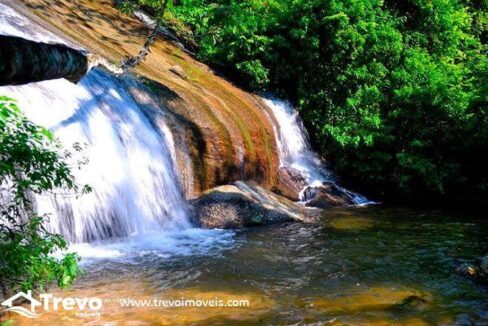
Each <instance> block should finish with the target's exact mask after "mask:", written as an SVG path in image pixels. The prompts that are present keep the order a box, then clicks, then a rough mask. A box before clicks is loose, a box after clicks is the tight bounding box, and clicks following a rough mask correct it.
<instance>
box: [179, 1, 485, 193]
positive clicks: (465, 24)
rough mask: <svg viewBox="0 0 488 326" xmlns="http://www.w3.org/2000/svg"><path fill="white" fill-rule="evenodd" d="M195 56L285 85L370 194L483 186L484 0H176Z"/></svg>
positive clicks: (345, 169)
mask: <svg viewBox="0 0 488 326" xmlns="http://www.w3.org/2000/svg"><path fill="white" fill-rule="evenodd" d="M170 11H171V13H172V14H173V15H174V16H175V17H177V18H178V19H179V20H180V21H182V22H183V23H185V24H187V25H188V26H190V27H191V29H192V30H193V38H194V40H196V41H197V42H198V43H199V45H200V49H199V52H198V55H199V56H200V57H201V58H202V59H204V60H206V61H208V62H209V63H211V64H213V65H216V66H219V67H222V68H225V69H227V70H229V71H231V72H233V73H234V74H237V75H238V76H239V77H240V78H239V79H240V80H241V81H243V82H244V83H246V84H247V85H248V86H250V87H252V88H254V89H262V88H269V89H272V90H278V91H285V92H286V93H287V94H288V95H289V96H290V97H291V99H292V100H293V101H294V102H295V103H296V104H297V106H298V107H299V109H300V111H301V115H302V117H303V118H304V121H305V123H306V125H307V127H308V128H309V130H310V132H311V135H312V138H313V139H314V140H315V143H316V145H317V146H318V147H319V148H320V149H321V151H322V153H323V154H324V155H325V156H326V157H327V159H328V160H329V161H330V162H331V163H332V165H333V166H334V168H335V169H336V170H338V171H339V172H340V174H341V175H342V176H344V177H346V178H349V179H350V180H354V181H355V182H358V181H359V182H360V183H361V185H363V186H364V187H367V188H369V190H371V191H372V192H375V193H377V194H380V193H384V192H388V193H391V194H397V195H399V196H403V197H404V198H406V197H405V195H407V196H409V197H424V198H429V196H424V195H425V194H429V195H430V198H432V197H433V196H438V197H439V198H440V197H443V196H446V195H457V194H463V195H466V196H470V195H473V196H478V197H479V198H482V196H486V195H487V194H488V183H487V180H488V178H487V173H486V166H487V165H486V163H487V158H486V157H487V155H486V153H487V139H488V135H487V130H488V124H487V114H488V113H487V94H488V93H487V88H486V87H487V86H486V85H487V81H486V78H487V77H486V76H487V72H486V65H487V63H486V62H487V45H486V41H487V37H488V36H487V35H488V31H487V28H486V27H487V21H488V20H487V2H486V1H485V0H478V1H461V0H405V1H397V0H325V1H324V0H293V1H292V0H286V1H276V0H253V1H239V0H181V1H178V4H175V5H173V6H172V7H171V8H170Z"/></svg>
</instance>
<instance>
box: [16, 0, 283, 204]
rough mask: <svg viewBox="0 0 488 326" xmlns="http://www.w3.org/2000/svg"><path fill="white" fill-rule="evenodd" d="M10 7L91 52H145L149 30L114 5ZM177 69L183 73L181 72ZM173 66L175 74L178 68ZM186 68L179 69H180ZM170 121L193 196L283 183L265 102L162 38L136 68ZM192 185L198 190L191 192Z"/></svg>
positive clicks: (91, 1)
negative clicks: (237, 184)
mask: <svg viewBox="0 0 488 326" xmlns="http://www.w3.org/2000/svg"><path fill="white" fill-rule="evenodd" d="M9 6H12V7H14V9H16V10H18V11H20V12H21V13H22V14H24V15H26V16H28V17H29V18H31V19H33V20H34V21H37V22H38V23H40V24H41V25H43V27H45V28H47V29H49V30H50V31H52V32H53V33H55V34H58V35H62V36H63V37H65V38H68V39H69V40H70V41H71V42H73V43H74V44H79V45H80V46H81V47H83V48H86V49H87V50H88V51H89V52H91V53H94V54H97V55H100V56H101V57H104V58H106V59H107V60H108V61H109V62H120V61H121V59H123V58H125V57H127V56H134V55H137V54H138V53H139V50H140V48H141V46H142V45H143V44H144V42H145V40H146V37H147V35H148V34H149V32H150V29H149V28H147V27H145V26H144V24H143V23H142V22H141V21H139V20H138V19H137V18H136V17H131V16H126V15H124V14H123V13H121V12H120V11H119V10H118V9H116V8H115V7H114V3H113V1H107V0H79V1H69V0H57V1H50V0H19V1H11V2H9ZM176 66H179V67H181V71H183V72H184V76H185V77H186V79H185V78H182V74H181V73H178V72H177V73H175V68H174V67H176ZM171 68H173V69H171ZM178 70H179V69H178ZM133 72H134V73H136V74H137V75H138V76H139V77H140V78H141V80H142V81H143V82H144V83H145V84H146V85H148V86H149V88H150V89H151V91H152V92H153V93H154V95H155V96H156V100H157V102H158V105H159V110H161V112H164V114H165V115H166V116H167V117H169V118H168V119H170V120H171V123H170V127H171V129H172V130H171V131H172V132H173V134H174V135H175V138H176V139H178V140H181V141H183V143H181V144H178V145H181V146H176V158H177V160H178V165H179V168H180V169H181V168H182V167H184V168H185V169H190V170H191V171H187V172H185V173H186V175H187V176H188V178H190V177H191V178H192V179H191V180H188V182H187V186H185V189H186V190H187V191H186V194H187V196H188V197H195V196H197V195H198V194H199V193H201V192H202V191H204V190H206V189H209V188H212V187H215V186H218V185H221V184H228V183H230V182H233V181H236V180H255V181H256V182H258V183H259V184H260V185H262V186H263V187H265V188H266V189H271V188H273V187H277V186H279V185H280V183H281V182H280V178H279V176H278V173H277V171H278V168H279V159H278V155H277V144H276V141H275V139H274V132H273V126H272V122H271V121H270V119H269V118H268V116H267V115H266V113H265V106H264V103H262V101H261V99H260V98H259V97H258V96H256V95H253V94H250V93H247V92H245V91H243V90H241V89H239V88H237V87H236V86H234V85H233V84H232V83H230V82H228V81H226V80H225V79H223V78H221V77H219V76H217V75H216V74H214V73H213V71H212V70H211V69H210V68H209V67H207V66H206V65H204V64H202V63H200V62H198V61H197V60H196V59H194V58H193V57H192V56H191V55H189V54H188V53H187V52H185V51H183V50H182V49H181V48H180V47H179V46H177V45H175V44H174V43H172V41H171V40H164V39H161V38H158V39H156V40H155V42H154V44H153V45H152V46H151V52H150V54H149V55H148V56H147V57H146V58H145V60H144V62H142V63H141V64H140V65H138V66H137V67H136V68H135V69H134V70H133ZM189 187H191V189H189Z"/></svg>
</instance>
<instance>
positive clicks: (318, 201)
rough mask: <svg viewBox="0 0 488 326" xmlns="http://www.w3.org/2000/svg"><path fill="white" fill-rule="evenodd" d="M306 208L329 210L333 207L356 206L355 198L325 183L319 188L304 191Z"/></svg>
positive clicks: (310, 187)
mask: <svg viewBox="0 0 488 326" xmlns="http://www.w3.org/2000/svg"><path fill="white" fill-rule="evenodd" d="M303 200H304V201H306V202H307V203H306V206H309V207H317V208H328V207H331V206H347V205H353V204H354V198H353V196H352V195H351V194H350V193H348V192H347V191H345V190H343V189H342V188H340V187H338V186H337V185H336V184H334V183H333V182H330V181H324V182H322V184H321V185H319V186H309V187H307V188H306V189H305V190H304V191H303Z"/></svg>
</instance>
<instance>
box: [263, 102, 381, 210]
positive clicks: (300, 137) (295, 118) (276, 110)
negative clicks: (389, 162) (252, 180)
mask: <svg viewBox="0 0 488 326" xmlns="http://www.w3.org/2000/svg"><path fill="white" fill-rule="evenodd" d="M264 103H265V104H266V105H267V106H268V107H269V108H270V109H271V112H272V113H273V116H274V118H275V119H276V121H277V124H278V125H277V127H275V133H276V139H277V142H278V154H279V158H280V167H284V168H290V169H293V170H295V171H298V173H299V174H300V175H301V176H302V177H303V178H304V179H305V181H306V185H305V187H304V188H303V189H302V191H301V193H300V199H301V200H302V201H304V202H305V201H307V198H306V196H305V193H306V191H305V190H306V189H307V188H308V189H313V187H317V186H320V185H321V184H322V183H323V182H324V181H329V182H333V183H335V182H336V179H335V177H334V175H333V174H332V173H331V172H330V171H329V170H328V169H327V167H326V166H325V164H324V162H323V160H322V159H321V158H320V157H319V156H318V155H317V153H315V152H314V151H313V150H312V147H311V145H310V141H309V138H308V133H307V130H306V129H305V127H304V125H303V122H302V120H301V119H300V116H299V115H298V112H297V111H296V110H295V108H294V107H293V106H292V105H291V104H290V103H289V102H286V101H283V100H278V99H269V98H265V99H264ZM337 187H338V188H339V189H341V190H342V191H343V192H344V193H345V194H347V195H348V196H349V197H350V198H351V201H352V202H353V203H354V204H356V205H367V204H372V203H373V202H371V201H369V200H368V199H367V198H365V197H364V196H361V195H359V194H357V193H354V192H351V191H349V190H347V189H344V188H342V187H340V186H338V185H337Z"/></svg>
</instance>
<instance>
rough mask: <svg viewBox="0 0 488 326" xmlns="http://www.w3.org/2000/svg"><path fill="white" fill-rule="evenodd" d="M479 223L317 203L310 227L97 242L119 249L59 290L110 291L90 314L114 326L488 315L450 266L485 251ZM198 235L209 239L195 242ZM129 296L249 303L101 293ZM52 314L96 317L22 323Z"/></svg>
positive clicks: (91, 261) (394, 321) (446, 320)
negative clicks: (173, 302) (194, 303)
mask: <svg viewBox="0 0 488 326" xmlns="http://www.w3.org/2000/svg"><path fill="white" fill-rule="evenodd" d="M487 224H488V223H487V222H483V221H481V220H476V219H474V218H470V217H469V216H458V217H454V216H447V215H445V214H443V213H441V212H437V211H414V210H401V209H386V208H382V207H369V208H355V209H346V210H331V211H327V212H326V213H324V220H323V222H322V223H319V224H315V225H304V224H298V223H290V224H283V225H275V226H269V227H262V228H252V229H248V230H245V231H240V232H237V233H233V234H226V233H225V232H223V231H194V232H196V233H197V235H193V240H191V239H192V236H191V235H188V234H187V235H179V236H174V237H173V239H169V240H168V239H166V238H164V237H161V238H159V239H158V238H157V237H152V238H151V237H149V238H148V239H146V242H142V244H141V242H138V241H136V240H133V241H132V242H129V244H128V245H127V244H125V245H120V244H104V245H102V246H98V247H97V248H98V249H100V250H102V249H103V250H113V252H118V253H119V254H118V255H115V256H114V257H108V258H105V257H104V256H103V255H98V256H97V255H96V254H94V255H92V257H91V258H86V259H85V263H84V266H85V269H86V274H85V275H84V276H83V277H82V279H81V280H80V281H79V282H78V283H77V284H76V285H75V286H74V288H73V289H71V290H70V291H68V292H67V293H64V294H63V295H64V296H67V295H73V296H75V295H76V296H97V297H100V298H103V299H107V300H109V301H106V302H105V303H104V308H103V310H102V316H101V317H100V318H99V319H96V320H95V321H96V323H101V322H113V323H115V324H120V325H125V324H132V325H156V324H163V325H175V324H192V325H194V324H196V325H207V324H211V325H213V324H219V325H225V324H229V325H236V324H247V325H248V324H251V325H252V324H279V325H291V324H307V323H316V322H323V323H327V325H344V324H352V325H432V324H445V325H453V324H461V325H464V324H469V322H477V323H478V324H479V325H486V324H488V291H487V289H486V288H483V287H482V286H479V285H476V284H475V283H473V282H471V281H470V280H467V279H465V278H463V277H461V276H459V275H457V274H456V273H455V272H454V268H455V266H457V264H459V263H460V262H462V261H463V259H472V258H474V257H476V256H478V255H480V254H482V253H483V252H484V251H486V250H487V245H488V228H487ZM199 232H203V233H199ZM205 232H210V233H205ZM211 232H215V233H211ZM179 238H182V239H186V240H184V241H180V242H178V241H179V240H178V239H179ZM137 243H139V244H137ZM206 243H207V244H209V243H213V244H214V245H210V246H207V247H206V249H204V250H203V249H202V250H198V249H197V248H199V244H201V245H202V246H203V247H202V248H204V247H205V244H206ZM179 246H180V248H179V249H175V248H178V247H179ZM158 248H159V249H158ZM168 248H173V249H171V250H169V249H168ZM134 253H139V254H138V255H136V254H134ZM93 256H94V257H93ZM127 297H130V298H136V299H153V298H159V299H175V298H176V299H180V298H185V299H194V300H198V299H200V300H209V299H213V298H217V299H221V300H229V299H233V300H244V299H245V300H249V305H250V306H249V307H233V308H230V307H214V308H203V307H180V308H162V307H145V308H142V307H121V306H120V302H110V300H112V301H113V299H120V298H127ZM53 317H54V318H56V320H58V321H59V324H70V325H71V324H78V323H87V324H89V323H90V322H93V321H94V320H90V319H86V320H83V319H81V320H80V319H79V318H75V317H74V316H73V314H72V313H68V312H62V313H57V314H53V313H49V314H46V315H44V316H43V317H42V318H41V319H39V320H36V321H35V322H33V321H32V320H29V321H24V322H25V324H26V325H27V324H29V325H31V324H32V323H34V324H35V323H39V324H52V318H53ZM18 320H19V319H18ZM49 321H51V323H49Z"/></svg>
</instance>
